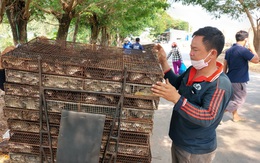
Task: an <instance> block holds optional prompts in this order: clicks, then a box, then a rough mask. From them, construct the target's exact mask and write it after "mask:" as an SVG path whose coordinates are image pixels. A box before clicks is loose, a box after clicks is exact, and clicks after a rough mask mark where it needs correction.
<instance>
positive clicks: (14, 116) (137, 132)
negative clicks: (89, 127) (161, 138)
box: [1, 38, 163, 163]
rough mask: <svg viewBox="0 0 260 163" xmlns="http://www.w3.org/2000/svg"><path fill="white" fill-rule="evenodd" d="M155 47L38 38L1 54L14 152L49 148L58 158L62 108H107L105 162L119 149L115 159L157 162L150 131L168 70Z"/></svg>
mask: <svg viewBox="0 0 260 163" xmlns="http://www.w3.org/2000/svg"><path fill="white" fill-rule="evenodd" d="M152 47H153V45H149V46H148V45H147V46H146V47H145V49H146V53H143V52H142V51H139V50H130V51H128V52H127V53H125V51H124V49H122V48H117V47H102V46H98V45H90V44H82V43H73V42H67V41H55V40H49V39H42V38H35V39H34V40H32V41H30V42H28V43H26V44H23V45H21V46H19V47H18V48H15V49H14V50H12V51H10V52H8V53H6V54H5V55H4V56H2V58H1V62H2V65H3V68H4V69H5V71H6V81H7V82H6V83H5V84H4V88H5V93H6V96H5V104H6V105H5V107H4V115H5V116H6V117H7V118H8V121H7V123H8V126H9V128H10V133H11V138H10V143H11V144H10V158H11V160H12V161H13V162H17V160H19V158H20V161H25V162H26V161H27V162H30V161H32V160H34V161H35V160H37V161H38V160H40V161H39V162H42V161H43V160H42V154H40V155H39V153H41V152H42V151H44V153H45V155H47V157H46V158H45V159H47V160H45V161H47V162H53V161H54V162H55V157H56V150H57V148H56V147H57V136H58V134H59V125H60V117H61V111H62V110H69V111H76V112H86V113H95V114H104V115H106V120H105V124H104V133H103V143H102V146H101V153H100V160H103V161H102V162H104V160H105V162H106V159H108V158H109V157H108V156H110V155H111V153H112V156H115V155H117V157H112V160H113V162H115V161H116V162H124V163H125V162H151V152H150V144H149V138H150V134H151V133H152V129H153V114H154V110H156V109H157V108H158V103H159V98H158V97H155V96H154V95H153V94H152V92H151V85H152V84H153V83H155V82H156V81H161V80H162V76H163V73H162V70H161V67H160V66H159V64H158V59H157V57H156V54H154V53H153V52H152ZM115 136H116V137H118V139H116V138H114V137H115ZM50 142H52V143H51V144H49V143H50ZM14 144H15V145H16V146H15V145H14ZM52 148H53V149H52ZM50 149H51V150H50ZM107 151H109V153H108V152H107ZM18 162H19V161H18ZM32 162H33V161H32Z"/></svg>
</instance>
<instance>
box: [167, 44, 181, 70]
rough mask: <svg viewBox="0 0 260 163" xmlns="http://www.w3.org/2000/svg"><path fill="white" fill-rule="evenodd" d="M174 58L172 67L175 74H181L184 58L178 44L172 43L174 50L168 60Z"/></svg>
mask: <svg viewBox="0 0 260 163" xmlns="http://www.w3.org/2000/svg"><path fill="white" fill-rule="evenodd" d="M171 56H172V67H173V70H174V73H175V74H179V70H180V67H181V63H182V56H181V53H180V50H179V48H178V46H177V43H176V42H173V43H172V50H171V52H170V53H169V54H168V56H167V60H168V59H169V58H170V57H171Z"/></svg>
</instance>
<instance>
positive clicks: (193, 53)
mask: <svg viewBox="0 0 260 163" xmlns="http://www.w3.org/2000/svg"><path fill="white" fill-rule="evenodd" d="M224 43H225V38H224V35H223V33H222V32H221V31H220V30H218V29H217V28H214V27H204V28H200V29H199V30H197V31H196V32H194V33H193V39H192V42H191V46H190V47H191V50H190V59H191V63H192V66H191V67H190V68H189V69H188V70H187V71H186V72H185V73H183V74H182V75H180V76H177V75H176V74H174V73H173V71H172V70H171V68H170V66H169V65H168V63H167V58H166V54H165V51H164V49H163V48H162V47H161V46H160V45H156V46H155V47H154V49H155V50H156V51H157V52H158V59H159V62H160V64H161V66H162V69H163V71H164V73H165V76H164V78H165V79H166V82H165V83H163V82H157V83H156V84H154V85H153V86H152V91H153V93H154V95H156V96H159V97H162V98H165V99H166V100H168V101H170V102H172V104H173V105H174V106H173V112H172V118H171V123H170V129H169V136H170V138H171V139H172V163H183V162H185V163H210V162H212V160H213V159H214V157H215V153H216V149H217V138H216V128H217V126H218V124H219V122H220V121H221V119H222V117H223V114H224V111H225V108H226V106H227V105H228V102H229V100H230V98H231V95H232V87H231V83H230V80H229V79H228V77H227V76H226V75H225V73H224V72H223V65H222V64H221V63H219V62H218V61H217V57H218V56H219V55H220V54H221V52H222V50H223V47H224Z"/></svg>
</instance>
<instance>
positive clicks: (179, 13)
mask: <svg viewBox="0 0 260 163" xmlns="http://www.w3.org/2000/svg"><path fill="white" fill-rule="evenodd" d="M168 13H169V14H170V15H171V16H172V17H173V18H177V19H181V20H184V21H187V22H189V23H190V25H191V26H192V30H193V31H196V30H197V29H198V28H200V27H204V26H214V27H217V28H218V29H220V30H221V31H222V32H223V33H224V35H225V37H226V40H229V41H231V42H234V41H235V33H236V32H237V31H239V30H246V31H247V30H248V29H249V28H250V23H249V20H248V19H247V17H245V18H244V19H243V20H244V21H238V20H232V19H231V18H230V17H228V16H227V15H222V16H221V18H220V19H215V18H214V17H213V15H211V14H210V13H208V12H206V11H205V10H204V9H203V8H201V7H200V6H192V5H191V6H184V5H182V4H181V3H173V5H172V7H171V8H170V9H169V10H168Z"/></svg>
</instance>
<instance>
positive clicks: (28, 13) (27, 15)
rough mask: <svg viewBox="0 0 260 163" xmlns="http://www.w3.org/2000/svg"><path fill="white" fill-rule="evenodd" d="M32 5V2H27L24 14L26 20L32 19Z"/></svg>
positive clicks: (29, 0) (28, 0)
mask: <svg viewBox="0 0 260 163" xmlns="http://www.w3.org/2000/svg"><path fill="white" fill-rule="evenodd" d="M30 3H31V0H27V2H26V4H25V8H24V13H23V19H25V20H29V17H30V12H29V9H30Z"/></svg>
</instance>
